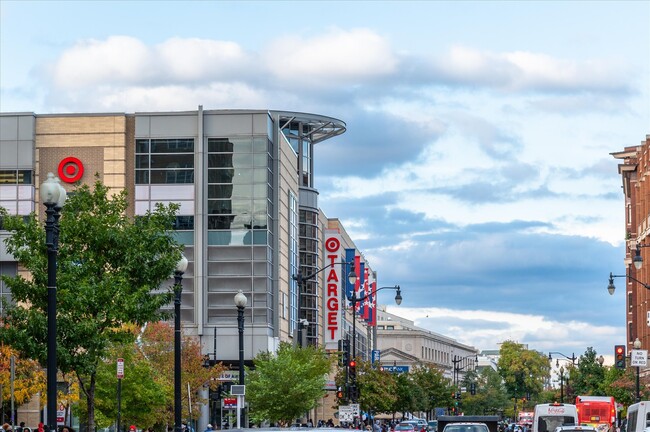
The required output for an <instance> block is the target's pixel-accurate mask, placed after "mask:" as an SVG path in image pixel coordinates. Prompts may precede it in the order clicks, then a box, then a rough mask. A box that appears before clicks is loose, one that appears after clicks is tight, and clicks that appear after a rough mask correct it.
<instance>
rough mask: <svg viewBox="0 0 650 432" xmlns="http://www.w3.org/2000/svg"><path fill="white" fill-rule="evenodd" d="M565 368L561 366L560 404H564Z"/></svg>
mask: <svg viewBox="0 0 650 432" xmlns="http://www.w3.org/2000/svg"><path fill="white" fill-rule="evenodd" d="M564 377H565V375H564V366H560V403H564Z"/></svg>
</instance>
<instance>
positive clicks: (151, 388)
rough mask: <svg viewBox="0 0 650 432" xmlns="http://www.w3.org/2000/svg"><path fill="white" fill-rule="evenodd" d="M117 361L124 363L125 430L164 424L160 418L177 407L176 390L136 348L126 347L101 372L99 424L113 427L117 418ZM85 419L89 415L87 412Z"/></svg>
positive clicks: (113, 354)
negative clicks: (132, 425) (131, 427)
mask: <svg viewBox="0 0 650 432" xmlns="http://www.w3.org/2000/svg"><path fill="white" fill-rule="evenodd" d="M117 358H122V359H124V378H123V379H122V383H121V410H120V416H121V419H122V422H121V423H122V426H124V425H129V424H134V425H141V426H145V427H146V426H150V425H155V424H157V423H159V422H160V421H161V420H164V417H163V416H161V415H160V413H161V412H164V411H165V410H166V408H167V407H168V406H169V405H171V404H172V403H173V388H170V387H169V385H168V383H167V382H165V381H164V380H162V379H161V378H160V375H158V374H156V372H155V369H154V367H153V365H152V363H151V362H150V361H149V360H148V359H147V358H146V357H144V355H142V353H141V352H139V351H138V350H137V347H136V345H135V344H125V345H121V346H118V347H116V348H115V349H113V350H111V351H110V353H109V354H108V355H107V357H106V361H102V362H100V363H99V365H98V368H97V391H96V393H95V401H96V405H95V407H96V419H97V421H96V423H97V425H98V426H99V427H109V426H110V425H112V424H113V422H114V421H115V418H117V399H116V396H115V395H116V389H117V374H116V361H117ZM81 414H82V417H84V418H85V416H84V414H85V415H87V413H86V412H85V410H83V411H82V412H81Z"/></svg>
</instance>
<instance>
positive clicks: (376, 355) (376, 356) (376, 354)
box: [371, 350, 381, 364]
mask: <svg viewBox="0 0 650 432" xmlns="http://www.w3.org/2000/svg"><path fill="white" fill-rule="evenodd" d="M379 361H381V351H379V350H372V357H371V363H372V364H375V363H378V362H379Z"/></svg>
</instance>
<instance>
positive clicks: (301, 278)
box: [291, 261, 356, 285]
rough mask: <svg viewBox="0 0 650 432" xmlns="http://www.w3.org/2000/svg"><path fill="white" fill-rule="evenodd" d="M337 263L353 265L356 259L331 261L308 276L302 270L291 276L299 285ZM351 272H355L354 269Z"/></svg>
mask: <svg viewBox="0 0 650 432" xmlns="http://www.w3.org/2000/svg"><path fill="white" fill-rule="evenodd" d="M336 264H341V265H343V264H345V265H351V266H352V265H354V261H350V262H347V261H341V262H333V263H329V264H327V265H326V266H325V267H322V268H321V269H319V270H318V271H315V272H314V273H312V274H310V275H308V276H303V275H302V273H301V272H300V271H298V274H295V275H292V276H291V278H292V279H293V280H295V281H298V285H300V284H302V282H304V281H308V280H310V279H311V278H313V277H314V276H316V275H317V274H319V273H320V272H322V271H324V270H327V269H328V268H330V267H332V266H335V265H336ZM351 273H354V270H352V271H351ZM355 276H356V275H355Z"/></svg>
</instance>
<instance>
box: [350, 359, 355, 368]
mask: <svg viewBox="0 0 650 432" xmlns="http://www.w3.org/2000/svg"><path fill="white" fill-rule="evenodd" d="M356 366H357V362H356V361H354V360H350V367H351V368H353V367H356Z"/></svg>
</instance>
